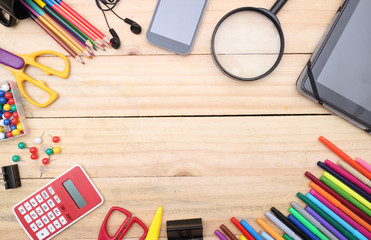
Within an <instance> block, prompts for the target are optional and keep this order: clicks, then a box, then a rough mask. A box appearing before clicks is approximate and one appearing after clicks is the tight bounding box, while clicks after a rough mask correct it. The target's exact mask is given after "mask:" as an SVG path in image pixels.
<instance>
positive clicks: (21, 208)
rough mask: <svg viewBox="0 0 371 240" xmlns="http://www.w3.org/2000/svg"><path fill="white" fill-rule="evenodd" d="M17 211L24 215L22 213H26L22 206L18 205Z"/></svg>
mask: <svg viewBox="0 0 371 240" xmlns="http://www.w3.org/2000/svg"><path fill="white" fill-rule="evenodd" d="M18 211H19V212H20V213H21V214H22V215H24V214H25V213H26V209H24V207H23V206H20V207H19V208H18Z"/></svg>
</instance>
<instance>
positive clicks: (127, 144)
mask: <svg viewBox="0 0 371 240" xmlns="http://www.w3.org/2000/svg"><path fill="white" fill-rule="evenodd" d="M29 124H30V128H31V129H32V132H31V134H30V135H29V136H25V137H23V138H19V139H16V140H14V141H6V142H3V143H1V145H2V146H1V148H2V151H1V152H0V159H2V164H11V163H12V161H11V157H12V156H13V155H14V154H19V155H20V156H21V158H23V159H25V160H27V162H22V163H20V164H19V165H20V171H21V175H22V177H23V178H38V177H39V170H38V169H39V166H40V165H41V159H42V158H43V157H45V156H46V155H45V154H42V153H41V152H40V154H39V155H40V159H39V160H38V161H37V163H35V162H33V161H32V160H29V159H28V158H29V156H30V154H29V152H28V150H26V149H25V150H19V149H18V148H17V143H18V142H19V141H23V142H25V143H26V144H28V145H30V146H32V145H33V144H32V143H33V139H34V138H35V137H38V136H40V135H41V134H42V133H43V132H44V131H45V134H51V135H58V136H60V137H61V139H62V140H61V142H60V144H57V145H58V146H60V147H61V148H62V153H61V154H60V155H53V156H52V158H55V159H57V160H56V161H54V162H52V163H50V165H49V170H48V171H47V172H46V173H45V174H44V175H43V176H44V177H47V178H54V177H56V176H58V175H59V174H60V173H61V172H63V170H64V169H68V168H69V167H71V166H72V165H75V164H82V165H87V166H88V169H87V172H88V173H89V175H90V176H91V177H99V178H104V177H107V176H110V177H171V176H270V175H273V176H281V175H282V174H283V175H290V176H302V174H303V171H304V170H313V169H316V168H317V167H316V162H317V161H322V160H325V159H326V158H328V159H330V160H332V161H337V160H338V159H339V158H338V157H337V156H336V155H335V154H333V153H332V152H331V151H330V150H328V149H327V148H326V147H325V146H323V145H322V143H320V142H319V141H318V140H317V138H318V137H319V136H320V135H323V136H325V137H328V139H330V140H331V141H333V142H334V143H338V145H339V147H341V148H342V149H343V150H344V151H346V152H347V153H348V154H349V155H350V156H352V157H354V158H355V157H357V156H359V157H361V158H362V157H363V158H365V160H368V159H367V158H368V157H369V156H370V155H371V149H370V148H369V146H370V144H371V139H370V136H369V135H368V134H367V133H366V132H363V131H362V130H360V129H358V128H356V127H354V126H352V125H351V124H350V123H348V122H346V121H345V120H343V119H341V118H339V117H336V116H298V117H282V116H279V117H239V118H236V117H225V118H209V117H204V118H181V117H178V118H128V119H125V118H116V119H115V118H107V119H106V118H90V119H80V118H73V119H31V120H29ZM44 141H45V142H44V144H52V142H51V138H50V137H48V136H47V135H45V137H44ZM52 145H53V146H55V145H56V144H52Z"/></svg>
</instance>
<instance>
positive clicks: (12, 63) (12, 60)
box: [0, 48, 25, 69]
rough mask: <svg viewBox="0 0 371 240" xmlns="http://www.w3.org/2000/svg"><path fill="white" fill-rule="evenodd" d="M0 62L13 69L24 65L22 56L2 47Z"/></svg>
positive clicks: (0, 49)
mask: <svg viewBox="0 0 371 240" xmlns="http://www.w3.org/2000/svg"><path fill="white" fill-rule="evenodd" d="M0 63H1V64H3V65H5V66H8V67H11V68H14V69H22V68H23V67H24V66H25V62H24V60H23V58H21V57H18V56H17V55H15V54H13V53H10V52H8V51H6V50H4V49H2V48H0Z"/></svg>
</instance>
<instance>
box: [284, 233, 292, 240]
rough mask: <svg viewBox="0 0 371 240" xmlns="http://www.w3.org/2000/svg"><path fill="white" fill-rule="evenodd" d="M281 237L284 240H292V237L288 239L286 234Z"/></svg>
mask: <svg viewBox="0 0 371 240" xmlns="http://www.w3.org/2000/svg"><path fill="white" fill-rule="evenodd" d="M282 237H283V238H284V239H286V240H294V239H293V238H292V237H290V236H289V235H287V234H286V233H285V234H283V235H282Z"/></svg>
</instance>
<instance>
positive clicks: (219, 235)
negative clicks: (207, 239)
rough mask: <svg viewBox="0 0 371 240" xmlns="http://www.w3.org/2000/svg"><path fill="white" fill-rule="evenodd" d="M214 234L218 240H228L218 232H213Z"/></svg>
mask: <svg viewBox="0 0 371 240" xmlns="http://www.w3.org/2000/svg"><path fill="white" fill-rule="evenodd" d="M214 234H215V235H216V236H217V237H218V238H219V239H220V240H228V238H227V237H226V236H224V234H223V233H221V232H220V231H219V230H215V232H214Z"/></svg>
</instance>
